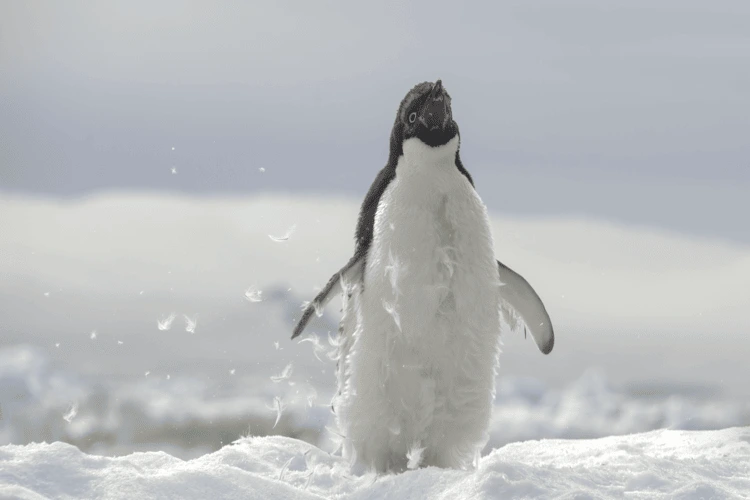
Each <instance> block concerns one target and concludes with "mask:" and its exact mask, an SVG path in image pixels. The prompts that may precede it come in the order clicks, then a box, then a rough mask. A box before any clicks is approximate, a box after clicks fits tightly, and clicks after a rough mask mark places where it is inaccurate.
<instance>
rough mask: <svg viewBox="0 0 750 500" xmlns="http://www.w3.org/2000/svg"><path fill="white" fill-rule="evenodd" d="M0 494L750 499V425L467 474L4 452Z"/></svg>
mask: <svg viewBox="0 0 750 500" xmlns="http://www.w3.org/2000/svg"><path fill="white" fill-rule="evenodd" d="M0 496H1V497H3V498H6V497H10V498H19V499H34V500H36V499H41V498H71V499H73V498H76V499H77V498H107V499H111V500H115V499H120V498H122V499H131V498H143V499H149V498H182V499H191V498H195V499H204V498H258V499H276V498H278V499H320V498H328V499H364V498H388V499H423V498H430V499H446V500H448V499H450V500H456V499H464V498H471V499H485V498H486V499H490V498H492V499H494V498H503V499H504V498H623V497H627V498H635V499H654V500H656V499H684V500H688V499H696V500H697V499H704V498H722V499H732V498H737V499H740V498H750V429H748V428H732V429H725V430H721V431H674V430H659V431H652V432H648V433H643V434H633V435H628V436H618V437H608V438H600V439H594V440H541V441H526V442H522V443H514V444H509V445H506V446H504V447H502V448H500V449H497V450H494V451H493V452H492V453H490V454H489V455H488V456H486V457H484V458H482V459H481V460H480V461H479V465H478V468H477V469H476V470H472V471H458V470H445V469H437V468H424V469H417V470H410V471H407V472H405V473H402V474H398V475H385V476H375V475H374V474H372V473H368V472H365V473H363V474H361V475H356V474H352V473H351V472H350V471H349V468H348V466H347V464H346V463H345V462H344V461H343V460H342V459H341V458H340V457H336V456H332V455H329V454H328V453H326V452H325V451H323V450H321V449H319V448H316V447H314V446H312V445H309V444H307V443H304V442H302V441H299V440H295V439H292V438H286V437H279V436H271V437H247V438H243V439H240V440H238V441H236V442H234V443H232V444H229V445H226V446H224V447H223V448H221V449H220V450H218V451H216V452H214V453H210V454H206V455H203V456H201V457H199V458H195V459H192V460H187V461H183V460H180V459H178V458H175V457H173V456H171V455H169V454H167V453H164V452H147V453H133V454H131V455H127V456H123V457H101V456H92V455H87V454H85V453H83V452H81V451H80V450H78V449H77V448H76V447H74V446H72V445H69V444H64V443H59V442H58V443H52V444H39V443H35V444H28V445H25V446H14V445H8V446H4V447H0Z"/></svg>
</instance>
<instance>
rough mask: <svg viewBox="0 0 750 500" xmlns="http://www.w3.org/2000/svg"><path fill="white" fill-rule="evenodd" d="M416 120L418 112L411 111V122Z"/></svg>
mask: <svg viewBox="0 0 750 500" xmlns="http://www.w3.org/2000/svg"><path fill="white" fill-rule="evenodd" d="M415 121H417V113H415V112H414V111H412V112H411V113H409V123H414V122H415Z"/></svg>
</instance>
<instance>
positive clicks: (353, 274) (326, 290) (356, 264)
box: [292, 253, 363, 339]
mask: <svg viewBox="0 0 750 500" xmlns="http://www.w3.org/2000/svg"><path fill="white" fill-rule="evenodd" d="M362 261H363V258H362V255H361V254H359V253H355V254H354V257H352V258H351V259H349V262H347V263H346V265H345V266H344V267H342V268H341V270H339V272H337V273H336V274H334V275H333V276H331V279H329V280H328V283H327V284H326V286H325V287H323V289H322V290H321V291H320V293H319V294H318V295H316V296H315V298H314V299H313V301H312V302H310V303H309V304H308V305H307V307H305V310H304V311H303V312H302V317H301V318H300V320H299V322H298V323H297V326H295V327H294V333H292V339H294V338H296V337H297V336H298V335H299V334H300V333H302V330H304V329H305V327H306V326H307V323H308V322H309V321H310V318H312V315H313V314H314V313H315V311H322V310H323V308H324V307H325V306H326V304H328V302H330V301H331V299H332V298H333V297H334V296H335V295H337V294H338V293H341V291H342V290H343V287H342V284H341V282H342V280H343V281H346V282H349V283H351V282H352V281H361V278H362Z"/></svg>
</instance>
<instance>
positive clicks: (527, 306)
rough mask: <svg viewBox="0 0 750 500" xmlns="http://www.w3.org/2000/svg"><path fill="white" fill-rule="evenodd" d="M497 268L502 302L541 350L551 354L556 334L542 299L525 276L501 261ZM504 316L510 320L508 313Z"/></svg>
mask: <svg viewBox="0 0 750 500" xmlns="http://www.w3.org/2000/svg"><path fill="white" fill-rule="evenodd" d="M497 267H498V271H499V273H500V282H501V283H502V286H501V287H500V298H501V300H502V301H503V302H505V305H507V306H508V307H509V308H510V309H512V310H513V312H515V314H516V315H518V316H519V317H520V318H521V320H522V321H523V322H524V323H525V325H526V328H527V329H528V331H529V332H530V333H531V336H532V337H533V338H534V342H536V345H537V347H538V348H539V350H540V351H542V353H544V354H549V353H550V352H551V351H552V348H553V347H554V346H555V332H554V330H553V328H552V321H551V320H550V318H549V314H547V309H545V307H544V303H543V302H542V299H540V298H539V295H537V293H536V292H535V291H534V289H533V288H532V287H531V285H529V282H528V281H526V280H525V279H524V278H523V276H521V275H520V274H518V273H517V272H515V271H514V270H512V269H511V268H509V267H508V266H506V265H505V264H503V263H502V262H500V261H497ZM503 315H505V316H506V319H509V318H508V316H507V311H505V310H503Z"/></svg>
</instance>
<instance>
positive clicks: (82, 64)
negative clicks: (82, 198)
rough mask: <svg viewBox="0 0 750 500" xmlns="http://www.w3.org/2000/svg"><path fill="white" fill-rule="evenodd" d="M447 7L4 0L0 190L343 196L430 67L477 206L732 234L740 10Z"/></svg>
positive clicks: (741, 179) (737, 183) (743, 194)
mask: <svg viewBox="0 0 750 500" xmlns="http://www.w3.org/2000/svg"><path fill="white" fill-rule="evenodd" d="M463 5H464V6H462V7H460V8H459V7H458V4H456V3H447V2H442V3H441V2H438V3H435V2H410V3H408V5H407V3H406V2H403V3H401V2H391V3H380V4H374V3H373V4H372V5H365V4H364V3H357V5H355V4H354V2H348V3H344V2H315V3H314V4H313V3H311V2H302V1H295V2H265V3H263V2H247V3H237V4H230V3H229V2H226V3H222V4H221V5H216V4H214V3H209V2H178V1H160V2H147V1H131V2H119V3H117V4H113V3H109V2H107V3H104V2H102V3H96V2H64V3H63V2H59V3H58V2H51V1H50V2H39V1H31V2H10V1H3V2H2V3H0V96H1V98H0V190H2V191H6V192H7V191H12V192H26V193H29V192H31V193H48V194H57V195H83V194H89V193H92V192H97V191H100V190H109V189H118V190H121V189H135V190H143V189H149V190H184V191H189V192H205V193H221V192H232V193H238V192H240V193H243V192H246V193H252V192H258V191H266V190H274V191H291V192H303V191H305V192H315V193H348V194H351V195H352V196H354V197H361V196H362V195H363V194H364V192H365V190H366V189H367V187H368V186H369V183H370V182H371V180H372V179H373V177H374V176H375V173H376V172H377V170H378V169H380V168H381V167H382V166H383V164H384V162H385V160H386V156H387V147H388V135H389V133H390V128H391V125H392V123H393V119H394V116H395V111H396V108H397V107H398V103H399V101H400V99H401V98H402V97H403V95H404V94H405V93H406V91H407V90H408V89H409V88H410V87H411V86H412V85H414V84H415V83H418V82H420V81H423V80H435V79H437V78H442V79H443V81H444V84H445V86H446V88H447V89H448V91H449V92H450V93H451V95H452V97H453V105H454V115H455V117H456V119H457V121H458V123H459V125H460V127H461V131H462V155H463V158H464V162H465V164H466V167H467V168H468V169H469V171H470V172H471V173H472V175H473V176H474V178H475V180H476V184H477V188H478V190H479V192H480V194H481V195H482V196H483V197H484V198H485V200H486V201H487V203H488V205H489V206H490V208H491V209H493V210H496V211H499V212H506V213H514V214H546V215H548V214H559V215H570V214H577V215H584V216H587V217H594V218H603V219H608V220H612V221H616V222H620V223H626V224H638V225H649V226H654V227H658V228H662V229H667V230H673V231H678V232H687V233H693V234H700V235H706V236H714V237H719V238H724V239H731V240H735V241H741V242H745V243H750V228H749V225H748V223H747V215H746V214H748V213H750V90H748V89H750V64H749V63H748V61H750V29H749V28H748V27H749V26H750V3H747V2H745V1H715V2H705V1H682V0H680V1H678V0H667V1H660V2H653V1H641V0H637V1H627V2H625V1H619V2H606V3H605V2H599V1H594V0H589V1H584V0H578V1H567V2H557V1H553V0H547V1H536V2H529V1H517V2H500V3H499V4H494V3H491V2H485V3H469V4H463ZM172 147H174V148H175V149H174V150H172ZM173 166H174V167H176V168H177V174H172V173H171V172H170V169H171V168H172V167H173ZM261 167H262V168H264V169H265V172H263V173H261V172H260V171H259V168H261Z"/></svg>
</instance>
